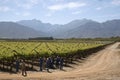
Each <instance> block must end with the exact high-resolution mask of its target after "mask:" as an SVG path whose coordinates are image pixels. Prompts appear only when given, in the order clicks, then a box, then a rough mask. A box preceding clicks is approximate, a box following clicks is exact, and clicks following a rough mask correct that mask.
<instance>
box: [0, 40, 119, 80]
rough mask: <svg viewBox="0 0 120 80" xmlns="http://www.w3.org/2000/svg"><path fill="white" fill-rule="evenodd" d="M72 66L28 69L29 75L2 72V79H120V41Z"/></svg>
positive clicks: (0, 73)
mask: <svg viewBox="0 0 120 80" xmlns="http://www.w3.org/2000/svg"><path fill="white" fill-rule="evenodd" d="M118 46H119V47H118ZM71 66H72V67H71V68H68V67H65V68H64V69H65V70H64V71H60V70H51V73H47V72H46V71H44V72H35V71H34V72H33V71H28V76H27V77H23V76H21V73H18V74H9V73H4V72H0V80H120V43H119V42H117V43H115V44H113V45H110V46H108V47H106V48H105V49H103V50H101V51H99V52H97V53H95V54H93V55H91V56H89V57H88V58H87V59H85V60H83V61H82V63H81V62H80V61H79V62H76V64H73V65H71Z"/></svg>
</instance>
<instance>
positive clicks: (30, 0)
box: [16, 0, 39, 9]
mask: <svg viewBox="0 0 120 80" xmlns="http://www.w3.org/2000/svg"><path fill="white" fill-rule="evenodd" d="M20 2H21V0H17V1H16V4H17V6H18V7H22V8H24V9H31V8H33V7H34V6H35V5H37V4H38V3H39V0H25V2H22V3H20Z"/></svg>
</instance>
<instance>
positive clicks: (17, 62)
mask: <svg viewBox="0 0 120 80" xmlns="http://www.w3.org/2000/svg"><path fill="white" fill-rule="evenodd" d="M19 66H20V62H19V59H17V60H16V72H18V71H19Z"/></svg>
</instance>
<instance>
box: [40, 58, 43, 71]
mask: <svg viewBox="0 0 120 80" xmlns="http://www.w3.org/2000/svg"><path fill="white" fill-rule="evenodd" d="M39 62H40V71H42V70H43V62H44V61H43V58H42V57H40V59H39Z"/></svg>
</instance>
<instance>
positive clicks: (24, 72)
mask: <svg viewBox="0 0 120 80" xmlns="http://www.w3.org/2000/svg"><path fill="white" fill-rule="evenodd" d="M21 70H22V75H23V76H27V72H26V66H25V61H24V60H22V64H21Z"/></svg>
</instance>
